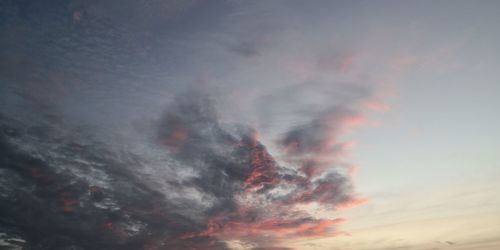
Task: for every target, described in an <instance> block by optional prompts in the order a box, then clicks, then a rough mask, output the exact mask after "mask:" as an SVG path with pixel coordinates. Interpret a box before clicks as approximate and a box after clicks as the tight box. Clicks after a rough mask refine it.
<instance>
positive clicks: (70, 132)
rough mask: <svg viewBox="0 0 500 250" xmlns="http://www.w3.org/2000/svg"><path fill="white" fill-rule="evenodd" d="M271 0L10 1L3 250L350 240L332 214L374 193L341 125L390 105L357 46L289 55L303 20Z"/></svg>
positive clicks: (0, 146)
mask: <svg viewBox="0 0 500 250" xmlns="http://www.w3.org/2000/svg"><path fill="white" fill-rule="evenodd" d="M272 6H274V5H272ZM261 7H262V6H261V5H260V4H256V5H255V6H247V3H243V2H241V3H240V2H234V3H233V2H231V1H220V2H219V1H213V2H212V1H210V3H209V2H208V1H207V2H202V1H128V0H127V1H76V0H75V1H48V2H45V1H43V3H42V2H40V1H2V3H0V32H1V35H0V37H1V38H0V47H1V54H0V56H1V58H2V60H1V62H0V84H1V87H0V88H1V89H0V91H1V92H0V97H1V100H0V105H1V110H0V115H1V116H0V126H1V134H0V246H1V247H5V248H6V249H61V250H62V249H68V250H69V249H96V250H97V249H144V250H146V249H147V250H153V249H285V248H281V247H282V243H283V242H284V241H286V240H289V239H294V240H300V239H309V238H320V237H332V236H336V235H340V234H344V232H343V231H341V229H339V224H341V223H343V222H344V219H343V218H338V217H336V216H335V211H337V210H339V209H345V208H348V207H351V206H355V205H358V204H361V203H363V202H365V200H366V199H365V198H363V197H361V196H359V195H358V194H356V192H355V189H354V184H353V182H352V179H351V176H352V172H353V171H354V168H355V167H354V166H353V164H351V163H350V162H349V160H348V151H349V146H350V144H349V142H346V141H344V140H343V139H342V136H343V135H344V134H345V133H346V132H348V131H349V130H350V129H352V128H353V127H355V126H357V125H360V124H361V123H363V122H364V121H365V120H366V119H367V118H366V116H365V115H366V111H367V110H369V109H371V108H373V106H374V105H381V104H380V103H379V102H378V99H377V98H375V92H376V91H375V88H374V86H371V85H369V84H366V83H364V82H361V81H360V80H359V79H357V78H356V79H355V78H353V77H352V76H350V75H349V72H351V64H352V60H353V59H352V56H351V53H350V51H348V52H345V51H337V50H336V49H335V48H330V47H328V48H323V47H322V46H319V48H320V49H311V48H307V49H306V48H304V49H302V50H298V51H301V52H299V54H300V53H304V54H307V56H303V55H297V54H295V53H292V51H297V48H300V47H301V46H302V45H301V42H300V41H296V42H290V43H289V44H288V46H282V45H281V44H282V42H283V41H284V40H289V38H293V37H295V36H297V31H296V30H294V29H295V28H296V26H294V25H290V23H292V22H291V21H290V20H288V19H287V18H285V17H283V16H280V13H279V12H278V13H277V15H269V14H267V12H266V11H264V10H262V9H261ZM252 13H253V14H252ZM254 14H256V15H259V16H260V18H259V21H257V22H255V20H254V18H255V16H254ZM299 26H300V25H299ZM299 30H300V27H299ZM305 37H307V35H305ZM325 51H326V52H325ZM325 55H327V56H325ZM212 62H220V63H215V64H214V63H212ZM263 62H270V63H263ZM271 68H272V70H271ZM269 70H270V71H269ZM256 72H261V73H262V74H263V75H266V74H268V75H269V77H267V78H266V77H263V78H259V75H260V74H256ZM242 75H246V77H242ZM332 75H334V76H333V77H332ZM337 75H339V76H340V77H337ZM240 78H241V79H240ZM367 81H368V80H367ZM277 121H289V122H277ZM318 208H320V209H322V210H324V211H328V216H325V215H324V214H322V215H318V214H316V213H315V212H314V211H315V209H316V210H317V209H318ZM2 249H3V248H2Z"/></svg>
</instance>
